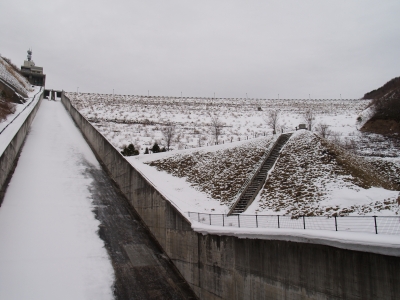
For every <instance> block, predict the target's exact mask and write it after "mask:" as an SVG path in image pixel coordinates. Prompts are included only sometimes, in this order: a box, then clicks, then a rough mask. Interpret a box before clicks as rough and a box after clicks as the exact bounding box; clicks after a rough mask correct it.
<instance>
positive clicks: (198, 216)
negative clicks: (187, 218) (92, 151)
mask: <svg viewBox="0 0 400 300" xmlns="http://www.w3.org/2000/svg"><path fill="white" fill-rule="evenodd" d="M197 220H198V221H199V223H200V213H197Z"/></svg>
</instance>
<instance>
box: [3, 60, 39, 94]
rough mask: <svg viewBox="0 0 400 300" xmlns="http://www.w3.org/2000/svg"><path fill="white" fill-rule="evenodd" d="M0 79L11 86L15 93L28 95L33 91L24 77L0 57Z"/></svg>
mask: <svg viewBox="0 0 400 300" xmlns="http://www.w3.org/2000/svg"><path fill="white" fill-rule="evenodd" d="M0 78H1V79H3V80H4V81H6V82H7V83H9V84H10V85H11V86H13V87H14V88H15V89H16V90H17V91H20V92H22V93H24V94H28V93H29V92H32V91H33V88H32V86H31V85H30V84H29V82H28V81H27V80H26V78H25V77H23V76H22V75H20V74H19V73H17V72H16V71H15V70H14V69H13V68H12V67H11V66H10V64H9V63H8V62H6V61H5V60H4V59H3V58H2V57H1V56H0Z"/></svg>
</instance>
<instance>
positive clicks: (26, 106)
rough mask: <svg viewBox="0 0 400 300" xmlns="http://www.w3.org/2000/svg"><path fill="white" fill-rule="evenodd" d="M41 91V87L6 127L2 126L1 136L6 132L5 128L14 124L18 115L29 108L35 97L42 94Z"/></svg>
mask: <svg viewBox="0 0 400 300" xmlns="http://www.w3.org/2000/svg"><path fill="white" fill-rule="evenodd" d="M42 90H43V87H41V88H40V90H39V91H38V92H37V93H36V94H35V95H34V96H33V97H32V100H31V101H30V102H29V103H28V104H27V105H25V107H24V109H23V110H21V111H20V112H19V113H18V114H17V115H16V116H14V118H13V119H12V120H11V121H10V122H9V123H8V124H7V125H6V126H4V128H3V129H2V130H0V134H2V133H3V131H4V130H6V128H7V127H8V126H9V125H10V124H11V123H12V122H14V121H15V120H16V119H17V118H18V117H19V115H20V114H22V113H23V112H24V110H25V109H27V108H28V107H29V105H31V104H32V103H33V101H35V98H36V96H37V95H38V94H39V93H40V92H42Z"/></svg>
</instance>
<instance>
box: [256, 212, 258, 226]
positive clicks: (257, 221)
mask: <svg viewBox="0 0 400 300" xmlns="http://www.w3.org/2000/svg"><path fill="white" fill-rule="evenodd" d="M256 227H257V228H258V219H257V215H256Z"/></svg>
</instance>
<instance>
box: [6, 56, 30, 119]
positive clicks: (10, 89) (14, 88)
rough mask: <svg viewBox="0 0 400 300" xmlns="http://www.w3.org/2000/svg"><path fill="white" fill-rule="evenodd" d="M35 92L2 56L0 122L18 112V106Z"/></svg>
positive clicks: (15, 68) (14, 67)
mask: <svg viewBox="0 0 400 300" xmlns="http://www.w3.org/2000/svg"><path fill="white" fill-rule="evenodd" d="M32 91H33V88H32V86H31V85H30V84H29V82H28V81H27V80H26V79H25V77H23V76H22V75H20V74H19V73H18V69H17V67H16V66H14V65H13V64H12V63H11V62H10V60H8V59H6V58H3V57H1V56H0V122H3V121H5V120H6V119H7V117H8V116H10V115H12V114H14V113H15V112H16V105H18V104H21V103H23V102H25V101H24V98H26V97H28V94H29V93H30V92H32Z"/></svg>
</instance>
